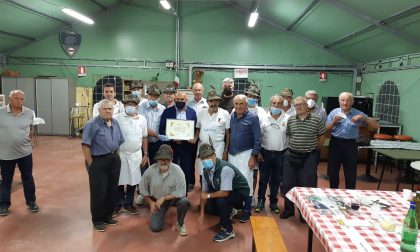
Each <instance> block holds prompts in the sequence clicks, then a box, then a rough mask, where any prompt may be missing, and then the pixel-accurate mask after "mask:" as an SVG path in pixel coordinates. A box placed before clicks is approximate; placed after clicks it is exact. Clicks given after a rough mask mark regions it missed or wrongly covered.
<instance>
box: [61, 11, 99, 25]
mask: <svg viewBox="0 0 420 252" xmlns="http://www.w3.org/2000/svg"><path fill="white" fill-rule="evenodd" d="M61 10H62V11H63V12H64V13H66V14H67V15H69V16H72V17H74V18H75V19H77V20H80V21H82V22H84V23H86V24H90V25H91V24H93V23H95V22H93V20H92V19H90V18H88V17H86V16H85V15H82V14H80V13H79V12H77V11H74V10H72V9H68V8H63V9H61Z"/></svg>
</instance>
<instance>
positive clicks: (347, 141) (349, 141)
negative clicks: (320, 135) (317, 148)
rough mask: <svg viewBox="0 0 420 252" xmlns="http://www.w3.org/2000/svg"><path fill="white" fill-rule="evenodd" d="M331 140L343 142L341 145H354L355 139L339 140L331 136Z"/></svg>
mask: <svg viewBox="0 0 420 252" xmlns="http://www.w3.org/2000/svg"><path fill="white" fill-rule="evenodd" d="M331 139H332V140H335V141H338V142H343V143H355V142H356V139H346V138H339V137H335V136H331Z"/></svg>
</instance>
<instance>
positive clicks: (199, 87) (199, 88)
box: [192, 82, 204, 102]
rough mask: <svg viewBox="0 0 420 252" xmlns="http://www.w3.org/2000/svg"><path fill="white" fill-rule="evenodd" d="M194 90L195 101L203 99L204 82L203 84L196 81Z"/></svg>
mask: <svg viewBox="0 0 420 252" xmlns="http://www.w3.org/2000/svg"><path fill="white" fill-rule="evenodd" d="M192 91H193V94H194V100H195V101H197V102H198V101H200V100H201V98H203V93H204V87H203V84H201V83H200V82H197V83H194V85H193V86H192Z"/></svg>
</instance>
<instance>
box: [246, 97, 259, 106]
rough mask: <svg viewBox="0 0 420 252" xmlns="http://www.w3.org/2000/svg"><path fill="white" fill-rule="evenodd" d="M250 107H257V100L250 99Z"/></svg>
mask: <svg viewBox="0 0 420 252" xmlns="http://www.w3.org/2000/svg"><path fill="white" fill-rule="evenodd" d="M248 105H249V106H251V107H254V106H255V105H257V99H254V98H248Z"/></svg>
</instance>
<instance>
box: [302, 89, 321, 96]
mask: <svg viewBox="0 0 420 252" xmlns="http://www.w3.org/2000/svg"><path fill="white" fill-rule="evenodd" d="M308 95H316V96H318V93H317V92H316V91H315V90H308V91H306V93H305V97H306V96H308Z"/></svg>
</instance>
